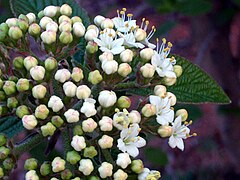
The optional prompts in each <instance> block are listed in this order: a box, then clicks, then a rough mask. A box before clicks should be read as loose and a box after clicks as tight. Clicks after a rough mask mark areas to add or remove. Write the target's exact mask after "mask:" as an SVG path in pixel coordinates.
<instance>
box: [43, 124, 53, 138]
mask: <svg viewBox="0 0 240 180" xmlns="http://www.w3.org/2000/svg"><path fill="white" fill-rule="evenodd" d="M41 131H42V135H43V136H44V137H46V136H52V135H53V134H54V132H55V131H56V127H55V126H54V125H53V124H52V123H50V122H48V123H47V124H46V125H44V126H41Z"/></svg>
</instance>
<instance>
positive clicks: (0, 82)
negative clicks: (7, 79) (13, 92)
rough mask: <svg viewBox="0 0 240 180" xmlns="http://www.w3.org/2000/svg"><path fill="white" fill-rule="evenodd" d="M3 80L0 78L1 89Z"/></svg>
mask: <svg viewBox="0 0 240 180" xmlns="http://www.w3.org/2000/svg"><path fill="white" fill-rule="evenodd" d="M3 84H4V83H3V80H2V79H0V89H2V88H3Z"/></svg>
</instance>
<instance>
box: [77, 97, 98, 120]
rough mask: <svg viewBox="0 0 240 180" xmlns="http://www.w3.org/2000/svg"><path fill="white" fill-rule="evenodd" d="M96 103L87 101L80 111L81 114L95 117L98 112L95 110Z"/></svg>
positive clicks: (89, 99)
mask: <svg viewBox="0 0 240 180" xmlns="http://www.w3.org/2000/svg"><path fill="white" fill-rule="evenodd" d="M95 103H96V101H95V100H94V99H91V98H87V99H85V102H84V103H83V106H82V107H81V110H80V111H81V113H83V114H85V116H86V117H91V116H94V115H95V114H96V113H97V110H96V109H95Z"/></svg>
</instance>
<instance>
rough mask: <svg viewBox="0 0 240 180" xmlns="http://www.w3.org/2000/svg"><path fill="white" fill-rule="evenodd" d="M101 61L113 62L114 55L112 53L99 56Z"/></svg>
mask: <svg viewBox="0 0 240 180" xmlns="http://www.w3.org/2000/svg"><path fill="white" fill-rule="evenodd" d="M99 60H100V61H101V62H103V61H112V60H113V54H112V53H111V52H104V53H102V54H101V55H100V56H99Z"/></svg>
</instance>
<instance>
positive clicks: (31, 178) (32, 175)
mask: <svg viewBox="0 0 240 180" xmlns="http://www.w3.org/2000/svg"><path fill="white" fill-rule="evenodd" d="M25 180H39V177H38V175H37V172H36V171H35V170H30V171H28V172H27V173H26V175H25Z"/></svg>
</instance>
